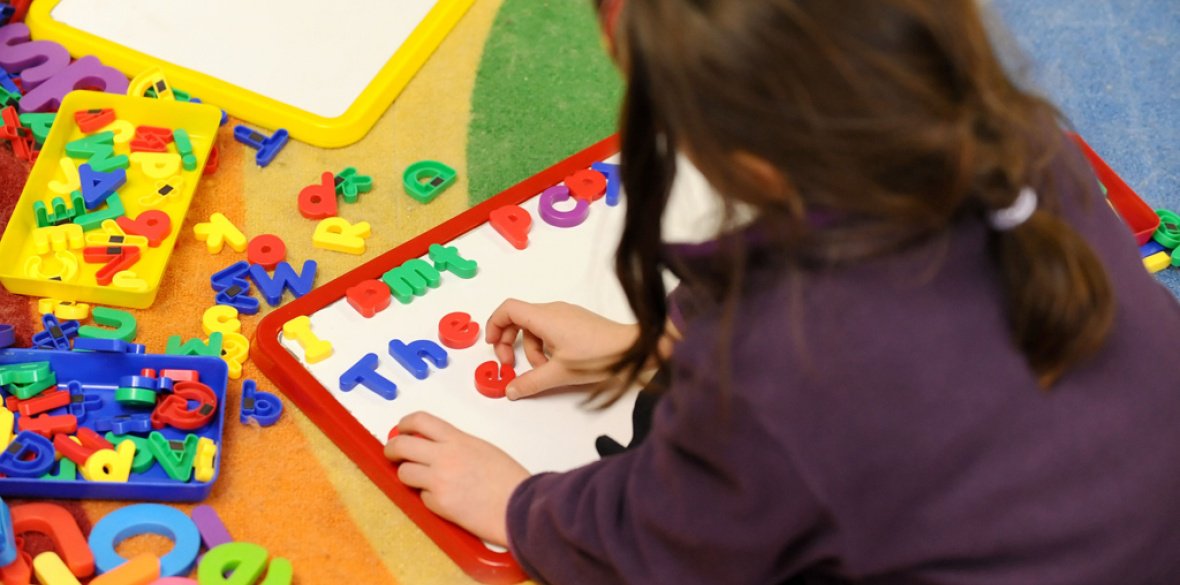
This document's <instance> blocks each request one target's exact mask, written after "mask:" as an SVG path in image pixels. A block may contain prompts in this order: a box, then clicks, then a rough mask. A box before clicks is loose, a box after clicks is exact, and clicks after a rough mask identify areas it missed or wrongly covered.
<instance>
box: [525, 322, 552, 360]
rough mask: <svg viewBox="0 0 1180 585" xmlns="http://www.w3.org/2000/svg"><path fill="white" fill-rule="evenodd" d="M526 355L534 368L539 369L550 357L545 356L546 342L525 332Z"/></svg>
mask: <svg viewBox="0 0 1180 585" xmlns="http://www.w3.org/2000/svg"><path fill="white" fill-rule="evenodd" d="M524 355H525V357H526V358H528V360H529V364H530V365H532V366H533V367H534V368H539V367H541V366H543V365H545V363H546V362H548V361H549V357H548V356H546V355H545V342H544V341H541V338H540V337H537V336H536V335H534V334H532V333H531V332H529V331H525V332H524Z"/></svg>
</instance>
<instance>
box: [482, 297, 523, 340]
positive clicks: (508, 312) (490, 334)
mask: <svg viewBox="0 0 1180 585" xmlns="http://www.w3.org/2000/svg"><path fill="white" fill-rule="evenodd" d="M533 312H534V307H533V305H530V304H528V303H523V302H521V301H518V300H516V299H508V300H506V301H504V302H503V303H500V306H499V307H496V310H495V311H492V316H491V317H488V324H487V327H485V328H484V330H485V331H487V333H486V339H487V342H488V343H495V342H496V340H497V339H500V338H501V337H502V336H503V332H504V329H506V328H508V327H512V326H517V327H522V326H523V327H524V328H526V329H527V328H528V325H529V323H530V322H531V321H532V316H533ZM513 337H515V334H513Z"/></svg>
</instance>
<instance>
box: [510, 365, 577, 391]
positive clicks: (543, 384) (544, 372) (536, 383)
mask: <svg viewBox="0 0 1180 585" xmlns="http://www.w3.org/2000/svg"><path fill="white" fill-rule="evenodd" d="M562 378H563V372H562V370H561V367H560V366H558V365H557V363H555V362H553V361H552V360H551V361H548V362H545V363H544V364H541V366H540V367H538V368H534V369H532V370H530V371H528V372H525V373H523V374H520V375H519V376H517V377H516V379H514V380H512V381H511V382H509V383H508V387H507V388H506V389H505V395H506V396H508V399H509V400H517V399H519V398H526V397H529V396H532V395H534V394H540V393H542V392H544V391H546V390H549V389H551V388H556V387H558V386H563V385H565V383H566V382H565V381H564V380H563V379H562Z"/></svg>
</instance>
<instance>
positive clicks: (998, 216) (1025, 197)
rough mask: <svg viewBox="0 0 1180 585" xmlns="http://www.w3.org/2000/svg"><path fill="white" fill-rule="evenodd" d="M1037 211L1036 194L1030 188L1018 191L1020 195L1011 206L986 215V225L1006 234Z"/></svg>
mask: <svg viewBox="0 0 1180 585" xmlns="http://www.w3.org/2000/svg"><path fill="white" fill-rule="evenodd" d="M1036 211H1037V192H1036V191H1034V190H1033V189H1032V188H1031V187H1025V188H1023V189H1021V190H1020V195H1018V196H1017V197H1016V201H1013V202H1012V205H1009V206H1008V207H1005V208H1004V209H998V210H996V211H993V212H991V213H989V214H988V223H990V224H991V226H992V229H994V230H996V231H998V232H1006V231H1010V230H1012V229H1015V228H1017V227H1019V226H1020V225H1021V224H1023V223H1024V222H1026V221H1028V218H1030V217H1032V214H1033V213H1036Z"/></svg>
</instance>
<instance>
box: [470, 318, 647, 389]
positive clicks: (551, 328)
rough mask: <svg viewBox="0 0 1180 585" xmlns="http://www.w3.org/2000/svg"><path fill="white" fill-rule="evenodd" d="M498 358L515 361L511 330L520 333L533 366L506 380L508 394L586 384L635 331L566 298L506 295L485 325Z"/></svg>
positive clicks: (600, 377) (598, 377) (604, 374)
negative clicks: (532, 298) (532, 300)
mask: <svg viewBox="0 0 1180 585" xmlns="http://www.w3.org/2000/svg"><path fill="white" fill-rule="evenodd" d="M486 330H487V333H486V339H487V342H488V343H490V344H492V345H493V346H494V347H493V349H494V350H495V352H496V357H497V358H498V359H499V360H500V362H501V363H504V364H507V365H510V366H511V365H515V362H516V353H515V349H514V346H515V345H516V336H517V334H518V333H524V355H525V357H527V358H528V360H529V363H530V364H531V365H532V366H533V370H532V371H530V372H526V373H524V374H521V375H519V376H517V377H516V379H515V380H513V381H512V382H510V383H509V384H508V388H507V395H508V399H509V400H516V399H517V398H523V397H525V396H532V395H533V394H537V393H540V392H544V391H546V390H549V389H551V388H558V387H561V386H572V385H577V384H592V383H597V382H602V381H604V380H606V379H608V378H609V377H610V372H609V371H608V368H609V367H610V366H611V365H613V364H614V363H615V361H616V360H617V359H618V358H619V356H621V355H622V354H623V352H624V351H626V350H627V348H629V347H631V344H633V343H634V342H635V339H636V337H638V335H639V330H638V328H637V326H635V325H624V324H622V323H617V322H615V321H611V320H610V319H607V318H606V317H603V316H601V315H598V314H595V313H592V312H590V311H588V310H586V309H584V308H582V307H579V306H577V305H571V304H569V303H545V304H533V303H525V302H522V301H517V300H514V299H509V300H507V301H504V303H503V304H501V305H500V306H499V308H497V309H496V310H495V312H493V313H492V316H491V317H490V318H489V319H488V325H487V327H486Z"/></svg>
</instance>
